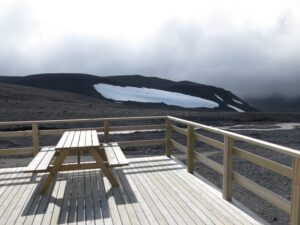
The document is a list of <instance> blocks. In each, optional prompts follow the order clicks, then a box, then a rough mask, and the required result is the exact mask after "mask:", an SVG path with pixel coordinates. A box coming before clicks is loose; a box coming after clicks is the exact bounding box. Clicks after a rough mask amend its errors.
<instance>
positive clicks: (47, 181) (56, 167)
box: [40, 150, 69, 194]
mask: <svg viewBox="0 0 300 225" xmlns="http://www.w3.org/2000/svg"><path fill="white" fill-rule="evenodd" d="M68 154H69V150H63V151H60V152H59V154H58V156H57V158H56V160H55V162H54V166H53V168H52V170H51V171H50V173H49V174H48V176H47V177H46V179H45V180H44V182H43V184H42V186H41V189H40V194H44V193H45V192H46V191H47V189H48V187H49V186H50V184H51V182H52V180H53V178H54V177H55V175H56V174H57V172H58V171H59V169H60V167H61V165H62V163H63V162H64V161H65V159H66V157H67V155H68Z"/></svg>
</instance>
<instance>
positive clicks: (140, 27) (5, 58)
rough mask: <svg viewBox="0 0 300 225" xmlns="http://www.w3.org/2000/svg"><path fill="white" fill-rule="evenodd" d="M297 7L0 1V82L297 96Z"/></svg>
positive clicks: (230, 1)
mask: <svg viewBox="0 0 300 225" xmlns="http://www.w3.org/2000/svg"><path fill="white" fill-rule="evenodd" d="M299 27H300V3H298V2H297V1H291V0H288V1H278V0H277V1H276V0H275V1H271V0H266V1H258V0H254V1H245V0H240V1H237V0H226V1H224V0H223V1H221V0H215V1H210V2H207V1H194V0H186V1H171V0H165V1H158V0H153V1H151V2H148V1H142V0H140V1H138V0H128V1H126V2H125V1H120V0H110V1H96V0H91V1H89V2H87V1H82V0H79V1H71V0H65V1H56V0H55V1H49V0H48V1H37V0H28V1H26V2H23V1H19V0H2V1H1V2H0V34H1V35H0V75H8V76H19V75H21V76H24V75H30V74H40V73H60V72H61V73H63V72H68V73H88V74H94V75H99V76H106V75H107V76H109V75H122V74H128V75H131V74H141V75H145V76H157V77H161V78H164V79H171V80H175V81H179V80H190V81H193V82H198V83H203V84H207V85H215V86H218V87H221V88H225V89H228V90H230V91H232V92H234V93H235V94H237V95H239V96H241V97H266V96H269V95H272V94H281V95H284V96H287V97H295V96H300V88H298V86H299V84H300V66H299V65H300V29H299Z"/></svg>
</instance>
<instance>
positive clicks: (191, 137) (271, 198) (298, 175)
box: [166, 116, 300, 225]
mask: <svg viewBox="0 0 300 225" xmlns="http://www.w3.org/2000/svg"><path fill="white" fill-rule="evenodd" d="M166 120H167V122H166V124H167V126H166V129H167V130H166V134H168V135H166V143H171V146H172V147H174V148H176V149H178V150H179V151H182V152H184V153H186V154H187V170H188V171H189V172H191V173H192V172H193V160H194V159H196V160H198V161H199V162H201V163H203V164H204V165H206V166H208V167H209V168H211V169H213V170H215V171H216V172H218V173H220V174H222V175H223V198H224V199H226V200H228V201H231V199H232V182H236V183H237V184H239V185H241V186H242V187H244V188H246V189H248V190H249V191H251V192H253V193H255V194H256V195H258V196H259V197H261V198H262V199H264V200H266V201H268V202H270V203H271V204H273V205H275V206H276V207H278V208H279V209H281V210H283V211H285V212H287V213H289V214H290V224H293V225H295V224H296V225H300V151H298V150H295V149H291V148H287V147H283V146H280V145H276V144H272V143H269V142H265V141H261V140H258V139H254V138H250V137H247V136H244V135H240V134H236V133H232V132H229V131H225V130H221V129H218V128H214V127H210V126H206V125H203V124H199V123H194V122H191V121H188V120H183V119H179V118H175V117H171V116H168V117H167V119H166ZM172 122H175V123H178V124H180V125H181V126H182V125H184V126H186V128H182V127H179V126H176V125H172ZM195 129H202V130H205V131H208V132H211V133H213V134H218V135H221V136H223V138H224V141H223V142H221V141H218V140H215V139H212V138H209V137H207V136H204V135H201V134H199V133H196V132H195ZM172 131H174V132H177V133H180V134H182V135H185V136H186V137H187V144H186V145H183V144H181V143H179V142H177V141H176V140H174V139H172V135H171V134H172ZM195 141H199V142H203V143H205V144H208V145H210V146H212V147H214V148H217V149H220V150H222V151H223V154H224V155H223V165H221V164H219V163H217V162H216V161H213V160H211V159H209V158H208V157H206V156H205V155H204V154H201V153H199V152H196V151H195V150H194V147H193V146H194V142H195ZM235 141H241V142H245V143H248V144H251V145H253V146H258V147H263V148H266V149H269V150H272V151H275V152H279V153H281V154H284V155H287V156H290V157H292V160H293V166H292V167H288V166H286V165H283V164H280V163H277V162H274V161H272V160H269V159H266V158H263V157H261V156H258V155H255V154H252V153H250V152H248V151H246V150H243V149H240V148H238V147H235ZM166 146H167V147H166V149H168V151H167V152H168V154H170V150H169V148H170V147H169V146H168V145H166ZM233 156H237V157H240V158H242V159H245V160H248V161H250V162H252V163H254V164H256V165H259V166H261V167H264V168H266V169H269V170H271V171H273V172H276V173H278V174H280V175H283V176H286V177H288V178H290V179H292V187H291V201H289V200H287V199H285V198H283V197H281V196H280V195H278V194H276V193H274V192H272V191H270V190H268V189H266V188H265V187H262V186H260V185H258V184H256V183H255V182H253V181H251V180H250V179H248V178H246V177H244V176H242V175H240V174H239V173H237V172H235V171H233V168H232V163H233Z"/></svg>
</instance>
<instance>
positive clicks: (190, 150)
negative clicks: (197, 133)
mask: <svg viewBox="0 0 300 225" xmlns="http://www.w3.org/2000/svg"><path fill="white" fill-rule="evenodd" d="M187 131H188V132H187V143H186V146H187V152H186V154H187V170H188V172H189V173H193V171H194V159H195V154H194V127H193V126H191V125H188V129H187Z"/></svg>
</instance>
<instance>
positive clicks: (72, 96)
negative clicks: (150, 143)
mask: <svg viewBox="0 0 300 225" xmlns="http://www.w3.org/2000/svg"><path fill="white" fill-rule="evenodd" d="M0 90H1V92H0V105H1V107H0V121H14V120H43V119H69V118H95V117H116V116H150V115H173V116H178V117H181V118H186V119H189V120H193V121H196V122H200V123H204V124H208V125H212V126H217V127H222V128H226V129H229V130H234V132H238V133H241V134H245V135H248V136H251V137H254V138H258V139H262V140H266V141H270V142H274V143H277V144H281V145H284V146H288V147H292V148H295V149H299V146H300V139H299V136H300V128H299V127H297V126H295V127H294V128H293V129H285V130H284V129H283V130H260V129H261V128H265V127H269V128H270V125H271V128H272V127H274V128H276V127H277V125H276V124H277V123H291V122H294V123H299V122H300V113H271V112H268V113H264V112H246V113H236V112H224V111H207V110H206V111H205V110H199V109H195V110H189V109H184V108H180V107H173V106H166V105H163V104H136V103H114V102H112V101H107V100H106V99H103V98H99V97H98V96H97V97H95V96H92V95H89V94H80V93H78V92H77V93H75V92H72V91H70V90H54V89H49V88H41V87H39V88H38V87H30V86H28V85H20V84H17V85H16V84H8V83H0ZM235 125H243V127H244V128H246V129H241V130H236V129H235V128H236V127H235ZM253 126H254V127H253ZM57 128H58V127H57ZM247 128H249V129H247ZM253 128H259V129H253ZM11 129H14V128H12V127H6V126H0V131H5V130H11ZM18 129H27V128H26V127H23V128H22V127H21V128H18ZM206 135H209V134H206ZM161 137H164V133H163V132H159V131H156V132H153V133H147V134H146V133H141V132H138V133H133V134H126V135H115V136H114V137H113V139H112V140H137V139H142V138H145V139H151V138H161ZM215 138H220V137H215ZM178 140H179V141H181V142H182V143H185V141H186V140H185V139H184V138H182V137H180V136H178ZM41 141H42V142H43V143H45V144H53V143H55V141H56V140H55V137H53V139H51V138H47V139H44V140H41ZM237 144H238V145H239V146H240V147H242V148H244V149H246V150H248V151H250V152H253V153H255V154H259V155H261V156H264V157H267V158H269V159H272V160H275V161H277V162H280V163H283V164H285V165H288V166H290V165H291V159H290V158H289V157H286V156H283V155H281V154H277V153H274V152H271V151H267V150H265V149H261V148H253V147H251V146H248V145H245V144H243V143H237ZM26 145H27V146H28V145H31V140H29V139H26V140H25V139H23V138H14V139H12V138H7V139H3V138H1V139H0V148H6V147H21V146H26ZM196 149H197V151H200V152H203V153H205V154H206V155H207V156H208V157H209V158H211V159H213V160H215V161H217V162H220V163H222V154H221V153H220V152H218V151H217V150H216V149H212V148H210V147H209V146H206V145H204V144H197V146H196ZM125 151H126V154H127V155H128V156H129V157H135V156H137V155H149V154H151V155H156V154H163V152H164V148H162V147H152V148H128V149H125ZM174 154H175V155H176V156H178V157H179V158H180V159H182V160H183V161H184V158H183V157H182V156H180V154H179V153H178V152H177V151H174ZM30 160H31V158H30V157H25V158H23V157H21V158H20V157H19V158H16V157H9V158H7V157H5V158H4V157H2V158H0V167H10V166H25V165H27V164H28V162H29V161H30ZM234 169H235V170H236V171H239V173H241V174H242V175H244V176H246V177H248V178H249V179H251V180H254V181H256V182H257V183H259V184H260V185H262V186H264V187H266V188H268V189H270V190H272V191H274V192H275V193H278V194H280V195H282V196H283V197H285V198H287V199H289V198H290V180H289V179H287V178H285V177H282V176H279V175H277V174H274V173H271V172H270V171H268V170H266V169H263V168H261V167H258V166H255V165H253V164H251V163H249V162H246V161H244V160H239V159H234ZM196 171H197V172H198V173H200V174H201V175H202V176H204V177H205V178H207V179H208V180H210V181H211V182H213V183H214V184H215V185H217V186H219V187H220V185H221V182H222V179H221V176H220V175H218V174H217V173H215V172H213V171H212V170H211V169H209V168H207V167H205V166H204V165H202V164H196ZM234 197H235V198H236V199H238V200H239V201H240V202H242V203H243V204H244V205H246V206H247V207H249V208H250V209H251V210H253V211H254V212H255V213H257V214H258V215H260V216H261V217H263V218H264V219H265V220H267V221H268V222H270V223H272V224H282V225H283V224H287V221H288V215H287V214H285V213H284V212H282V211H280V210H278V209H276V208H275V207H273V206H272V205H270V204H268V203H267V202H265V201H263V200H261V199H260V198H258V197H257V196H256V195H255V194H253V193H250V192H248V191H246V190H244V189H243V188H241V187H239V186H238V185H235V186H234Z"/></svg>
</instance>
